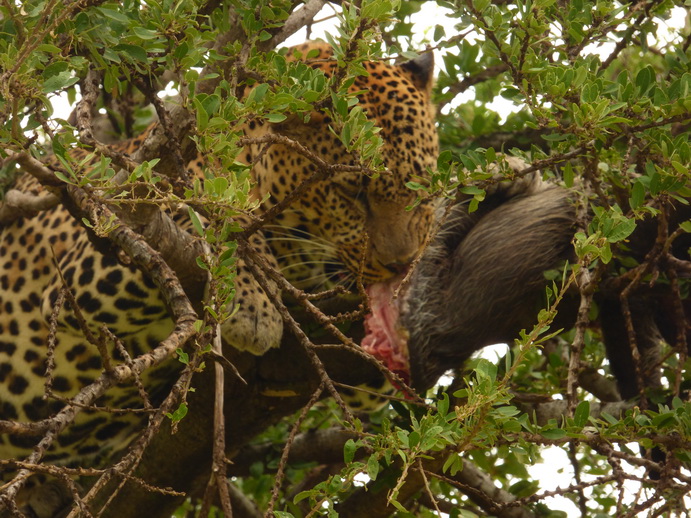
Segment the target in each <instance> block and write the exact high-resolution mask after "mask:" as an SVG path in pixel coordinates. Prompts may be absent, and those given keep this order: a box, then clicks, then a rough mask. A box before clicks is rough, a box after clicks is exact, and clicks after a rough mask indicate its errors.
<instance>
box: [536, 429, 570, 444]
mask: <svg viewBox="0 0 691 518" xmlns="http://www.w3.org/2000/svg"><path fill="white" fill-rule="evenodd" d="M540 433H541V434H542V436H543V437H544V438H545V439H549V440H552V441H557V440H559V439H563V438H564V437H566V430H562V429H561V428H553V429H552V430H543V431H542V432H540Z"/></svg>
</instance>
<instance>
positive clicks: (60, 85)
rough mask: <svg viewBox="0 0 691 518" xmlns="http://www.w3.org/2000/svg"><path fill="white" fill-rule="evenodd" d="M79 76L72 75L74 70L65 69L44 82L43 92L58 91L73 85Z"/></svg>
mask: <svg viewBox="0 0 691 518" xmlns="http://www.w3.org/2000/svg"><path fill="white" fill-rule="evenodd" d="M77 81H79V78H78V77H76V76H73V75H72V71H70V70H63V71H62V72H60V73H59V74H57V75H54V76H51V77H49V78H48V79H46V80H45V81H44V82H43V93H50V92H56V91H58V90H63V89H65V88H67V87H68V86H72V85H73V84H75V83H76V82H77Z"/></svg>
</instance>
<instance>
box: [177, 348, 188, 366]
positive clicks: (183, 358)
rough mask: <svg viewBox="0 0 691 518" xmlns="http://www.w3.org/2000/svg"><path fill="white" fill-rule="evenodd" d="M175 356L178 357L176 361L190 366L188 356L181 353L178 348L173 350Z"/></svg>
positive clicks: (183, 352)
mask: <svg viewBox="0 0 691 518" xmlns="http://www.w3.org/2000/svg"><path fill="white" fill-rule="evenodd" d="M175 354H177V355H178V361H179V362H180V363H182V364H184V365H189V364H190V355H189V354H187V353H186V352H185V351H183V350H182V349H181V348H180V347H178V348H177V349H175Z"/></svg>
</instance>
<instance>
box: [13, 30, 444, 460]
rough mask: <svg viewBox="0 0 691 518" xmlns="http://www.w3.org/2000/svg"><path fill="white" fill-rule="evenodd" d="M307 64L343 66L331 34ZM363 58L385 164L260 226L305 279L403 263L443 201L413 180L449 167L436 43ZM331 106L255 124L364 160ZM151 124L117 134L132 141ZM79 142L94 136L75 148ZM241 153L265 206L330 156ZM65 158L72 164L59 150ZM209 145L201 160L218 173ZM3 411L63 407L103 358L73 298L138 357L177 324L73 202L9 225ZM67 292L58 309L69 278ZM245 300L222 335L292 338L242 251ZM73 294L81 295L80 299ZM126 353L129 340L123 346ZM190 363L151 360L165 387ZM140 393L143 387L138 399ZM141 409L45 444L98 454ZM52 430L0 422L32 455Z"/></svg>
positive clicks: (36, 416)
mask: <svg viewBox="0 0 691 518" xmlns="http://www.w3.org/2000/svg"><path fill="white" fill-rule="evenodd" d="M289 53H291V54H292V55H295V56H298V58H297V59H301V60H303V61H305V63H307V64H308V65H309V66H311V67H314V68H317V69H320V70H322V71H323V73H324V75H325V76H326V77H332V76H333V75H334V74H336V73H337V72H338V70H339V63H338V62H337V60H335V59H334V58H333V54H332V51H331V47H330V46H329V45H327V44H325V43H315V42H308V43H306V44H304V45H301V46H297V47H294V48H292V49H291V50H290V51H289ZM362 66H363V68H364V72H365V73H364V74H362V75H361V76H359V77H358V78H357V79H355V80H354V82H353V84H352V85H351V86H350V87H349V88H350V91H351V92H355V93H356V95H357V100H358V104H359V106H361V107H362V109H363V110H364V112H365V114H366V116H367V118H368V119H369V120H370V121H372V122H374V124H376V126H377V127H378V128H379V129H380V133H379V135H380V136H381V137H382V141H383V143H382V150H381V156H382V157H383V160H384V165H385V168H386V170H385V171H384V172H382V173H380V174H375V175H371V174H364V173H362V172H357V171H354V168H351V169H350V170H349V169H348V168H344V169H343V170H338V171H337V172H335V173H333V174H332V175H330V176H329V177H328V178H323V179H320V180H318V181H316V182H313V183H311V184H310V185H309V187H307V188H306V189H305V190H304V191H303V192H302V194H301V195H300V196H299V197H297V198H296V199H294V200H293V201H292V203H291V204H290V205H289V207H288V209H287V210H284V211H282V212H280V213H279V214H278V215H277V216H276V217H275V219H274V220H273V222H272V224H271V225H270V226H266V227H265V228H262V229H260V230H259V231H258V232H255V233H254V234H253V235H252V237H251V246H252V247H253V249H254V250H255V251H256V252H257V253H258V254H259V255H260V256H261V257H263V258H264V259H265V260H266V262H267V263H268V264H269V265H271V266H272V267H275V268H278V269H279V270H280V271H282V272H283V274H284V275H285V277H286V279H287V280H288V281H289V282H291V283H292V284H294V285H296V286H299V287H300V288H301V289H305V290H313V289H321V288H322V287H323V286H324V284H325V282H326V281H328V282H331V283H333V284H338V283H339V282H350V283H352V282H354V281H353V279H355V278H358V279H361V280H362V282H363V283H365V284H372V283H376V282H381V281H384V280H386V279H389V278H391V277H392V276H394V275H397V274H400V272H401V271H403V270H404V269H405V268H407V267H408V265H410V264H411V262H412V261H413V260H414V259H415V257H416V256H417V255H418V254H419V253H420V252H421V250H422V248H423V245H424V243H425V241H426V240H427V239H428V235H429V232H430V228H431V226H432V222H433V210H434V209H433V207H432V204H431V203H426V202H425V200H422V202H418V203H416V199H417V198H418V195H417V194H416V193H415V192H414V191H412V190H411V189H410V188H409V186H408V184H409V183H410V182H412V181H419V180H420V178H426V177H428V175H429V173H430V171H432V170H433V169H434V168H435V167H436V161H437V155H438V147H439V143H438V137H437V131H436V126H435V110H434V107H433V104H432V100H431V97H432V86H433V77H434V61H433V57H432V54H431V53H430V52H428V53H421V54H420V55H419V56H418V57H417V58H415V59H413V60H410V61H407V62H402V63H394V64H392V63H389V62H387V61H384V60H371V61H365V62H363V63H362ZM330 123H331V120H330V119H329V117H328V116H327V115H325V114H324V113H322V112H318V113H313V115H312V116H311V117H310V119H309V120H308V121H307V122H303V121H296V120H293V119H291V120H289V121H286V122H284V123H269V122H267V121H260V120H251V121H249V122H247V123H245V126H244V128H243V131H244V133H245V135H246V136H249V137H261V136H263V135H270V134H276V135H284V136H288V137H290V138H291V139H293V140H296V141H298V142H300V144H301V145H302V146H304V148H306V149H307V150H308V151H309V153H312V154H313V155H315V156H317V157H319V158H320V159H321V160H324V161H326V162H328V163H331V164H355V163H357V157H356V156H354V155H353V153H352V152H349V151H348V150H347V149H346V147H345V146H344V145H343V144H342V143H341V141H340V139H339V137H338V136H337V135H336V134H335V133H334V132H332V131H330V130H329V124H330ZM143 139H144V136H139V137H135V138H132V139H130V140H126V141H122V142H120V143H117V144H113V145H112V148H113V149H115V150H117V151H119V152H122V153H125V154H128V155H131V154H132V153H134V152H136V151H137V149H139V147H140V146H141V145H142V142H143ZM74 153H75V154H76V155H75V156H77V157H81V156H82V155H80V154H79V153H85V152H83V151H79V150H75V151H74ZM239 160H240V161H242V162H244V163H245V164H248V165H249V166H250V167H251V175H252V179H253V181H254V185H255V187H254V190H253V192H252V196H253V197H254V198H255V199H256V200H257V201H258V203H259V208H258V210H257V212H258V213H259V214H261V213H265V212H266V211H268V210H270V209H271V208H272V207H274V206H276V205H277V204H278V203H280V202H281V200H284V199H285V198H286V197H287V196H289V195H290V194H291V193H292V192H293V191H294V190H295V189H296V187H298V186H299V185H300V184H301V183H302V182H303V181H304V180H305V179H307V178H309V177H312V176H313V175H314V173H315V171H316V170H317V166H316V165H315V164H314V162H313V161H310V160H309V159H308V158H306V157H305V155H304V154H300V153H298V152H296V151H295V150H294V148H292V147H290V146H288V145H284V144H281V143H276V144H273V145H271V146H268V147H266V146H262V147H260V146H259V145H247V146H246V147H245V148H243V149H242V151H241V154H240V156H239ZM49 163H50V164H51V165H53V166H58V165H59V164H58V163H57V162H55V161H53V162H49ZM204 163H205V161H204V157H203V156H201V155H200V156H197V157H195V159H193V160H192V161H191V162H190V163H189V165H188V169H189V171H190V174H191V175H192V176H194V177H203V175H204ZM14 188H15V189H18V190H19V191H21V192H24V193H29V194H33V195H35V196H41V195H43V194H44V188H43V187H42V186H41V185H40V184H39V183H38V182H37V181H36V180H35V179H34V178H33V177H31V176H29V175H28V174H26V173H24V174H23V175H22V176H20V178H19V180H18V181H17V182H16V184H15V186H14ZM0 286H1V287H2V290H1V291H0V386H1V387H2V388H0V420H4V421H5V422H7V421H16V422H22V423H34V422H40V421H42V420H45V419H49V418H50V417H51V416H53V415H55V414H56V412H58V411H59V410H60V409H61V408H63V406H64V404H65V403H64V402H65V401H67V400H69V398H70V397H72V396H74V395H75V394H76V393H78V392H79V391H80V390H81V389H82V388H83V387H85V386H87V385H88V384H90V383H91V382H93V381H94V380H95V379H96V378H97V377H98V376H99V375H100V374H101V373H102V370H103V368H104V365H103V360H102V357H101V355H100V354H99V352H98V351H97V349H96V347H95V346H94V345H93V344H91V343H89V342H88V341H87V340H86V339H85V338H84V336H83V332H82V331H81V327H80V322H79V321H78V316H77V314H76V313H75V309H77V308H78V309H79V310H80V311H81V313H82V315H83V317H84V319H85V320H86V321H87V322H88V325H89V326H90V327H93V330H94V332H96V333H97V332H98V329H100V328H101V326H104V325H105V326H106V328H107V329H108V330H109V332H111V333H113V334H114V335H116V336H117V337H118V338H119V339H120V340H121V341H122V343H123V344H124V345H125V348H126V350H127V353H128V354H129V355H130V356H131V357H135V356H138V355H140V354H143V353H145V352H146V351H148V350H151V348H153V347H156V346H157V345H158V343H159V342H160V341H161V340H163V339H164V338H165V337H167V336H168V334H169V333H170V332H171V330H172V329H173V322H172V320H171V318H170V316H169V314H168V310H167V309H166V305H165V303H164V302H163V300H162V298H161V295H160V293H159V291H158V289H157V288H156V286H155V284H154V283H153V282H152V280H151V279H150V278H148V277H147V276H146V275H145V274H143V273H142V272H141V271H140V270H138V269H137V267H136V266H135V265H133V264H131V261H127V258H126V257H123V254H121V253H118V251H117V250H111V251H110V252H103V250H101V249H98V248H97V247H96V246H95V244H94V243H93V240H92V239H89V233H88V231H87V229H85V227H84V225H83V223H82V222H81V221H78V220H77V219H76V218H74V217H73V216H72V215H71V214H70V213H69V212H68V210H67V209H66V208H65V207H64V206H63V205H57V206H56V207H54V208H52V209H50V210H44V211H41V212H39V213H38V214H37V215H35V216H33V217H29V216H21V217H17V218H16V219H15V220H13V221H11V222H7V223H4V224H3V225H2V227H0ZM63 286H64V287H67V288H68V289H69V290H70V292H71V294H72V296H71V297H72V300H73V302H70V301H67V302H66V303H64V304H63V307H62V310H61V311H60V312H59V313H58V314H57V315H54V314H53V312H54V309H55V307H56V302H57V301H58V298H59V297H60V292H61V289H62V288H63ZM235 288H236V297H235V302H236V307H235V308H234V311H233V314H232V317H230V318H229V319H228V320H227V321H226V322H224V324H223V327H222V337H223V341H224V345H228V346H230V347H233V348H235V349H237V350H239V351H245V352H247V353H250V354H254V355H262V354H264V353H265V352H266V351H268V350H269V349H271V348H276V347H279V346H280V344H281V340H282V337H283V334H284V329H283V326H284V324H283V320H282V317H281V314H280V313H279V310H278V309H277V307H276V305H275V303H274V300H273V299H272V297H271V296H270V295H269V294H267V292H266V291H265V290H264V289H263V288H262V286H261V285H260V284H259V283H258V281H257V279H255V278H254V276H253V275H252V272H251V271H250V270H249V268H248V267H247V265H245V264H244V263H243V262H242V261H239V262H238V264H237V274H236V278H235ZM71 304H74V305H76V306H77V308H74V307H72V305H71ZM51 322H52V325H53V328H54V333H52V340H53V341H54V343H53V344H52V346H51V348H50V350H51V358H50V363H51V376H50V379H51V390H52V394H54V395H56V396H58V397H45V395H46V394H45V382H46V368H47V364H48V363H47V362H48V357H47V356H48V350H49V348H48V345H47V342H48V339H49V336H51ZM112 355H113V358H114V361H123V355H122V353H120V352H118V351H113V352H112ZM179 366H180V363H179V361H177V360H176V359H170V360H169V361H168V362H167V363H166V364H164V366H163V367H160V368H158V369H156V370H154V371H153V372H150V373H147V375H146V376H145V377H144V378H143V380H142V381H143V383H144V384H145V386H146V387H147V391H149V395H150V397H151V398H152V399H155V397H156V394H157V391H161V390H163V387H165V386H166V383H167V382H170V377H171V376H172V375H174V372H176V371H177V369H179ZM137 394H138V393H137V389H136V387H134V386H128V387H117V388H113V389H111V390H109V391H108V392H107V393H106V394H105V395H104V396H103V397H102V398H101V399H99V401H98V402H97V403H98V405H99V406H100V407H110V408H131V407H132V406H136V404H135V403H134V402H135V401H136V400H137V398H138V395H137ZM140 404H141V403H140ZM141 426H142V417H141V415H139V414H137V413H126V412H122V413H117V414H112V413H104V412H99V411H98V410H97V409H94V410H88V411H84V412H81V413H80V414H79V415H78V417H77V418H76V420H75V422H74V423H73V424H72V425H71V426H70V427H68V428H67V429H66V430H65V431H63V432H62V433H61V434H60V435H59V436H58V437H57V439H56V440H55V441H54V444H53V445H52V447H51V448H50V449H49V450H48V452H47V453H46V455H45V457H44V458H45V459H46V460H50V461H53V462H58V463H63V464H68V463H75V462H78V463H79V465H98V464H99V463H101V464H102V463H103V459H106V458H108V457H109V456H110V455H112V454H113V452H114V451H117V450H118V449H122V448H123V447H125V446H126V445H127V444H128V443H129V442H130V441H131V440H132V438H133V436H134V432H135V431H136V430H138V429H139V428H141ZM39 439H40V437H39V438H36V437H26V436H21V435H17V436H14V435H2V436H0V458H4V459H9V458H15V459H21V458H24V457H25V456H26V455H27V454H28V453H29V452H30V451H31V449H32V448H33V447H34V446H35V445H36V443H37V441H38V440H39Z"/></svg>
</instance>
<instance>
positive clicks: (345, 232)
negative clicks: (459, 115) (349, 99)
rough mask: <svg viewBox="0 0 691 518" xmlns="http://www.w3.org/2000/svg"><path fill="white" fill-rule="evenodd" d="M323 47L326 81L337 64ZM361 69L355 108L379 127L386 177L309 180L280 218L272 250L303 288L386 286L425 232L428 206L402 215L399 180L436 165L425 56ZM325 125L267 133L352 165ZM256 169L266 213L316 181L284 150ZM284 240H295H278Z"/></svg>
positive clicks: (404, 204)
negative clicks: (356, 281)
mask: <svg viewBox="0 0 691 518" xmlns="http://www.w3.org/2000/svg"><path fill="white" fill-rule="evenodd" d="M310 48H314V45H312V46H311V47H310ZM320 50H321V52H322V54H320V55H319V56H317V58H315V59H316V60H317V61H315V63H317V64H318V65H317V66H319V67H320V68H322V69H323V70H324V72H325V73H326V74H327V75H330V74H331V73H333V71H334V68H335V66H336V65H335V63H334V62H332V61H331V62H328V61H327V62H326V63H322V62H320V61H318V60H320V59H322V60H323V57H324V54H326V53H327V52H328V51H327V50H326V49H324V48H323V47H321V48H320ZM365 67H366V70H367V72H368V74H369V75H368V76H366V77H361V78H359V80H357V81H356V82H355V83H354V84H353V85H352V87H351V90H353V91H364V93H363V94H361V95H359V104H360V106H362V108H363V109H364V111H365V113H366V114H367V116H368V118H369V119H370V120H372V121H374V122H375V123H376V125H377V126H378V127H379V128H381V133H380V135H381V137H382V139H383V148H382V156H383V158H384V161H385V165H386V168H387V171H386V172H384V173H382V174H380V175H375V176H368V175H367V174H364V173H362V172H339V173H336V174H334V175H332V176H331V177H329V178H327V179H324V180H322V181H319V182H317V183H315V184H313V185H312V186H311V187H310V188H309V189H308V190H307V192H306V193H305V194H304V195H303V196H302V197H300V198H299V199H298V200H296V201H295V202H293V204H292V205H291V206H290V208H289V210H287V211H285V212H283V213H282V214H280V215H279V216H278V218H277V222H276V223H277V224H278V226H279V227H280V228H279V229H276V230H275V231H274V232H273V236H272V237H274V240H273V241H272V247H273V248H274V251H275V253H276V255H277V258H278V260H279V264H280V265H281V267H282V268H283V272H284V274H285V275H286V276H287V277H288V278H289V280H291V282H293V283H295V284H297V285H299V286H301V287H306V288H312V287H315V286H328V285H329V284H330V283H337V282H344V281H345V282H347V281H348V280H350V281H352V280H354V279H355V277H356V276H357V275H362V279H363V281H364V282H365V283H366V284H369V283H374V282H380V281H382V280H385V279H387V278H389V277H391V276H393V275H395V274H397V273H400V271H401V270H402V269H404V268H405V267H406V266H407V265H408V264H410V262H411V261H412V260H413V259H414V257H415V256H416V255H417V253H418V252H419V251H420V249H421V247H422V244H423V243H424V241H425V239H426V238H427V234H428V231H429V228H430V224H431V220H432V206H431V204H430V203H427V202H423V203H421V204H420V205H418V206H417V207H415V208H414V209H412V210H409V207H410V206H412V204H413V202H414V201H415V198H416V195H415V193H414V192H413V191H411V190H410V189H409V188H408V187H407V186H406V184H407V183H408V182H410V181H412V180H415V179H419V178H420V177H425V176H426V175H427V174H428V171H429V170H430V169H431V168H433V167H434V166H435V165H436V157H437V154H438V141H437V135H436V129H435V123H434V109H433V107H432V105H431V103H430V88H431V82H432V56H431V54H430V55H426V56H422V57H421V58H418V60H417V62H416V61H413V62H409V63H405V64H403V65H398V66H396V65H389V64H387V63H384V62H367V63H365ZM329 122H330V121H329V119H328V118H326V117H313V118H312V120H311V121H310V123H309V124H308V125H304V124H296V123H290V124H283V125H274V126H272V127H271V128H269V129H268V131H271V132H274V133H278V134H282V135H286V136H289V137H291V138H293V139H295V140H297V141H299V142H301V143H302V144H303V145H304V146H305V147H307V148H308V149H309V150H310V151H311V152H313V153H314V154H316V155H317V156H319V157H320V158H322V159H323V160H325V161H326V162H327V163H329V164H344V165H350V164H353V163H355V160H354V157H352V156H350V155H349V154H348V152H347V151H346V150H345V148H344V146H343V145H342V144H341V142H340V141H339V140H338V138H337V137H336V136H335V135H334V134H333V133H332V132H330V131H329V129H328V124H329ZM254 171H255V177H256V179H257V189H258V194H259V196H261V197H265V196H266V197H268V201H267V206H268V207H270V206H272V205H274V204H275V203H277V202H278V201H280V200H282V199H283V198H285V197H286V196H287V195H288V194H289V193H290V192H291V191H293V189H295V188H296V187H298V186H299V185H300V184H301V183H302V182H303V181H305V180H306V179H308V178H309V177H310V176H311V175H313V174H314V173H315V171H316V167H315V166H314V164H311V163H309V161H308V160H307V159H306V158H304V157H303V156H300V155H298V154H297V153H295V152H293V151H291V150H290V149H288V148H286V147H283V146H273V147H272V148H271V149H269V151H268V152H267V154H266V158H265V159H264V160H263V161H262V162H260V163H259V164H257V166H255V170H254ZM286 229H289V230H286ZM268 231H269V233H271V232H272V231H271V228H269V230H268ZM286 234H289V235H290V237H291V238H292V239H281V236H286Z"/></svg>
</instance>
